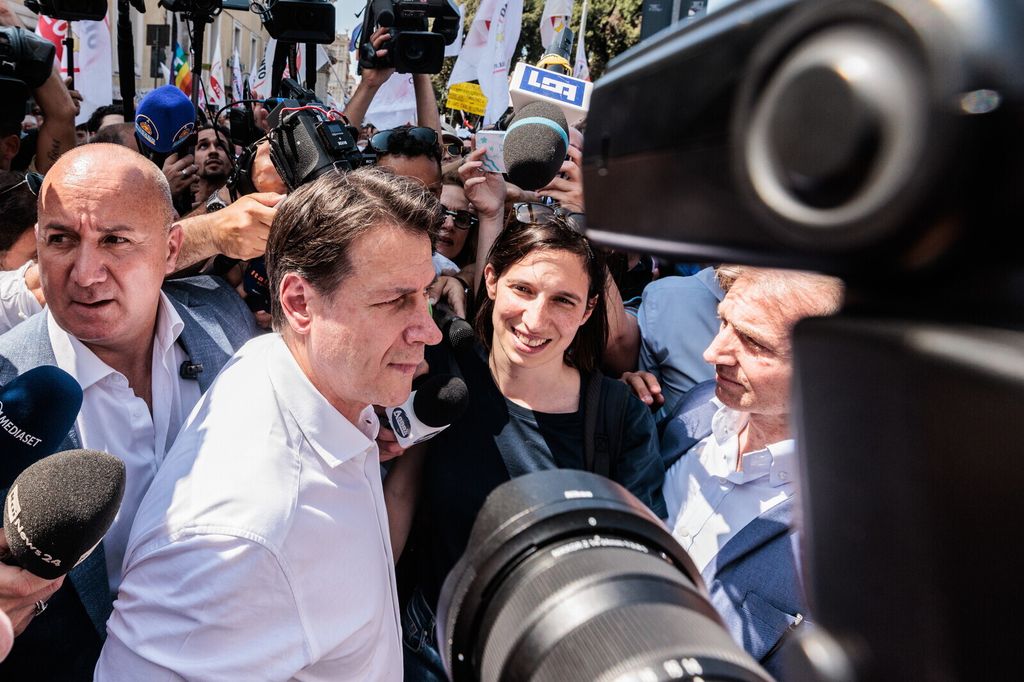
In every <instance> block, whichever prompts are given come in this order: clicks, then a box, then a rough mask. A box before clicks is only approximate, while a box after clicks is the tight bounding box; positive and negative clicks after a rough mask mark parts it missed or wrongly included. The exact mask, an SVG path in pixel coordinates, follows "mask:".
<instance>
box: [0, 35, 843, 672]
mask: <svg viewBox="0 0 1024 682" xmlns="http://www.w3.org/2000/svg"><path fill="white" fill-rule="evenodd" d="M2 18H3V17H0V19H2ZM382 37H383V34H381V33H378V34H375V37H374V44H375V45H379V44H380V41H381V40H382ZM389 75H390V72H389V71H388V70H387V69H380V70H373V69H367V70H366V71H365V72H364V76H363V80H362V82H361V84H360V86H359V89H358V90H357V92H356V93H355V95H354V96H353V98H352V100H351V101H350V102H349V105H348V107H347V109H346V111H345V112H344V114H345V116H346V117H347V119H348V122H349V123H350V124H351V125H353V126H354V127H355V128H356V129H358V130H361V131H362V133H363V137H362V139H361V140H360V144H361V145H365V146H367V148H368V149H369V150H372V151H373V152H374V155H375V158H376V162H375V164H374V165H373V166H372V167H364V168H358V169H354V170H350V171H347V172H329V173H326V174H323V175H321V176H320V177H318V178H317V179H315V180H313V181H312V182H308V183H305V184H303V185H302V186H300V187H297V188H290V187H288V185H287V183H286V182H285V181H284V180H283V179H282V177H281V174H280V173H279V170H278V169H277V168H276V167H275V164H274V163H273V160H272V158H271V154H270V150H269V145H268V143H267V142H266V141H262V142H259V143H257V144H256V145H255V146H254V147H253V150H252V151H253V156H252V166H251V171H250V172H249V174H248V179H249V181H250V182H251V185H252V191H250V192H249V193H247V194H244V195H242V196H233V193H232V192H230V191H229V190H228V189H227V188H226V187H225V185H226V183H227V180H228V177H229V174H230V172H231V170H232V168H234V166H235V164H236V163H238V157H239V154H240V152H241V151H242V149H241V148H240V147H239V146H238V145H236V144H234V143H233V142H232V140H231V138H230V136H229V134H228V132H227V130H226V129H225V128H224V126H223V125H222V124H221V122H219V121H217V120H212V117H211V120H209V121H208V122H206V123H203V122H202V118H201V119H200V124H199V125H198V126H197V131H196V132H197V134H196V137H195V147H194V151H190V152H189V153H186V152H185V150H184V147H180V148H178V149H176V150H175V151H174V152H173V153H171V154H169V155H166V157H165V158H164V159H162V160H159V163H154V161H153V159H152V158H147V156H144V155H143V154H140V138H139V137H138V135H137V132H136V123H134V122H131V121H129V122H126V121H125V120H124V118H123V114H122V112H123V109H121V108H120V107H116V106H114V107H110V108H101V109H98V110H97V111H96V112H95V113H94V114H93V116H92V117H91V118H90V120H89V122H88V123H87V124H85V125H84V128H83V129H80V130H78V131H76V130H75V128H74V123H73V120H74V114H75V107H76V106H77V103H78V100H79V99H80V98H77V97H76V96H75V94H74V93H72V92H70V91H68V90H67V88H66V87H65V85H64V84H63V83H62V82H61V81H60V79H59V78H58V77H57V75H56V71H55V72H54V75H53V77H52V78H51V79H49V80H48V81H47V83H46V84H45V85H44V86H43V88H40V89H39V90H37V91H36V92H35V93H34V101H35V104H36V105H38V114H36V115H34V116H33V121H34V122H35V124H36V125H37V126H38V130H37V133H36V135H35V136H34V137H25V138H23V133H22V130H21V128H20V126H21V124H22V121H18V122H17V124H18V125H19V128H18V129H15V128H14V122H4V123H3V125H4V126H5V127H4V128H3V130H0V152H2V154H0V266H2V269H3V271H4V272H2V273H0V310H2V312H0V331H3V332H4V333H3V334H2V335H0V384H6V383H7V382H9V381H11V380H12V379H13V378H15V377H17V376H18V375H19V374H21V373H24V372H25V371H27V370H29V369H31V368H33V367H37V366H40V365H56V366H58V367H60V368H61V369H64V370H65V371H67V372H68V373H69V374H71V375H72V376H73V377H74V378H75V379H76V380H77V381H78V382H79V384H80V385H81V387H82V389H83V391H84V401H83V405H82V409H81V412H80V413H79V415H78V418H77V420H76V422H75V427H74V429H72V431H71V432H70V433H68V434H67V437H66V439H65V441H64V443H63V444H62V447H61V448H59V449H61V450H67V449H74V448H88V449H96V450H103V451H106V452H110V453H112V454H114V455H116V456H117V457H119V458H121V459H122V460H123V461H124V463H125V466H126V471H127V485H126V491H125V495H124V499H123V502H122V504H121V508H120V511H119V513H118V515H117V517H116V519H115V521H114V523H113V525H112V526H111V528H110V530H109V532H108V533H107V535H106V536H105V537H104V539H103V541H102V542H101V543H100V545H99V546H98V547H97V548H96V549H95V551H93V552H92V554H90V555H89V556H88V558H87V559H85V560H84V561H83V562H82V563H81V564H80V565H79V566H77V567H76V568H75V569H74V570H72V571H71V572H70V573H69V574H68V576H67V577H66V579H65V578H59V579H57V580H54V581H48V580H43V579H42V578H38V577H36V576H33V575H31V574H30V573H28V572H27V571H24V570H22V569H20V568H17V567H15V566H7V565H0V656H2V655H3V653H4V652H5V651H6V650H7V649H10V652H9V653H8V654H7V659H6V661H4V662H2V663H0V677H2V678H3V679H21V677H20V676H21V675H26V674H28V673H29V671H31V674H33V675H35V676H36V677H42V678H43V679H92V678H95V679H97V680H140V679H170V678H173V679H179V678H184V679H280V680H283V679H293V678H297V679H310V680H312V679H323V680H339V679H352V680H369V679H401V678H403V677H404V678H405V679H409V680H435V679H437V680H441V679H445V673H444V670H443V667H442V665H441V661H440V657H439V654H438V645H437V641H436V635H435V613H436V611H437V601H438V597H439V593H440V588H441V584H442V582H443V581H444V579H445V576H446V575H447V573H448V571H449V570H450V569H451V568H452V566H453V565H454V564H455V562H456V561H457V559H458V558H459V556H460V555H461V554H462V552H463V551H464V549H465V548H466V545H467V542H468V539H469V533H470V529H471V527H472V524H473V521H474V519H475V517H476V514H477V512H478V511H479V510H480V508H481V506H482V505H483V502H484V499H485V498H486V497H487V495H488V494H489V493H490V492H491V491H492V490H493V489H494V488H496V487H497V486H498V485H500V484H501V483H502V482H504V481H507V480H509V479H510V478H512V477H516V476H520V475H523V474H526V473H530V472H534V471H540V470H545V469H552V468H575V469H587V468H591V469H592V470H596V472H597V473H601V474H603V475H605V476H607V477H608V478H610V479H612V480H613V481H616V482H618V483H619V484H621V485H622V486H624V487H625V488H626V489H628V490H629V491H630V492H631V493H632V494H633V495H634V496H636V498H637V499H639V500H640V501H641V502H642V503H643V504H644V505H646V506H647V507H648V508H649V509H650V512H651V515H652V519H658V520H660V522H663V523H665V524H666V525H667V527H668V528H669V530H671V532H672V534H673V535H674V536H675V538H676V539H677V540H678V541H679V542H680V544H681V545H682V546H683V548H684V549H685V550H686V551H687V552H688V553H689V554H690V556H691V558H692V559H693V560H694V563H695V564H696V566H697V567H698V569H699V570H700V571H701V573H702V577H703V579H704V583H705V585H706V586H707V588H708V593H709V594H710V598H711V601H712V603H713V605H714V606H715V608H716V609H717V610H718V612H719V614H720V615H721V617H722V619H723V622H724V623H725V624H726V626H727V628H728V629H729V631H730V633H731V634H732V635H733V636H734V638H735V639H736V641H737V642H738V643H739V644H740V645H742V646H743V647H744V648H745V649H746V650H747V652H749V653H750V654H751V655H752V656H753V657H754V658H755V659H756V660H758V661H760V662H761V663H762V665H764V666H765V668H766V669H767V670H769V671H770V672H772V673H775V674H778V673H779V672H780V669H779V658H780V657H779V656H778V655H777V654H778V652H779V650H780V648H781V647H782V645H783V643H784V642H785V640H786V638H787V637H789V636H791V635H792V633H793V632H794V631H795V630H797V629H799V628H800V627H802V626H803V624H804V623H806V622H808V621H809V620H812V619H813V617H812V616H811V614H808V613H807V607H806V603H805V601H804V598H803V590H802V588H801V574H800V558H799V545H798V537H799V521H798V519H797V518H796V517H797V509H798V505H797V504H796V497H795V496H796V494H797V489H796V481H795V478H796V475H797V471H796V464H795V462H794V443H793V439H792V427H791V424H790V419H789V417H790V397H789V384H790V376H791V372H792V356H791V345H790V338H789V337H790V332H791V330H792V328H793V326H794V325H795V324H796V323H797V322H798V321H799V320H800V319H803V318H805V317H809V316H821V315H829V314H831V313H833V312H835V311H836V310H838V308H839V306H840V305H841V300H842V287H841V284H840V283H839V282H838V280H835V279H832V278H828V277H824V276H821V275H816V274H811V273H802V272H790V271H781V270H769V269H762V268H752V267H740V266H735V265H727V264H709V263H703V264H697V265H695V266H690V268H689V270H687V271H686V272H687V274H685V275H682V274H675V273H674V272H673V271H672V266H669V265H668V264H665V263H660V262H658V261H657V259H655V258H652V257H651V256H649V255H646V254H624V253H611V252H608V251H606V250H605V249H603V248H601V247H600V246H599V245H596V244H592V243H591V242H590V241H589V240H588V239H587V237H586V236H585V235H584V230H583V220H584V216H585V213H586V210H585V204H584V193H583V180H582V172H581V170H580V166H581V155H582V140H583V137H584V134H585V131H584V129H583V126H582V124H581V123H580V124H576V125H575V126H574V127H573V129H572V134H571V137H570V144H569V147H568V151H567V154H566V158H565V160H564V163H563V164H562V168H561V172H560V173H559V175H558V176H557V177H556V178H554V179H553V180H552V181H551V183H550V184H549V185H548V186H546V187H544V188H541V189H540V190H537V191H536V192H532V191H526V190H523V189H521V188H519V187H516V186H515V185H513V184H511V183H509V182H508V181H507V180H506V179H505V178H504V177H503V176H502V175H501V174H499V173H490V172H485V171H484V168H483V153H484V150H483V149H474V148H473V144H472V139H469V140H464V139H463V138H461V137H460V136H458V135H456V134H455V133H454V130H453V129H451V128H450V126H448V125H447V124H445V123H443V122H442V120H441V117H440V112H439V110H438V108H437V103H436V101H435V100H434V95H433V90H432V88H431V87H430V83H429V79H428V78H427V77H426V76H416V77H415V79H414V80H415V84H416V92H417V101H418V118H417V121H415V122H414V123H410V124H409V125H406V126H402V127H399V128H395V129H391V130H383V131H378V130H375V129H372V128H371V127H368V126H363V125H362V123H363V120H362V119H363V117H364V115H365V112H366V109H367V107H368V104H369V102H370V101H371V100H372V97H373V94H374V93H375V92H376V89H378V88H379V87H380V84H381V83H383V82H384V81H386V80H387V77H388V76H389ZM190 106H191V105H190ZM265 113H266V112H258V115H257V121H258V122H259V123H260V124H261V125H262V126H264V130H269V129H270V127H271V125H270V123H268V121H267V117H266V116H265V115H263V114H265ZM40 119H41V123H40V122H39V121H40ZM25 140H29V142H28V144H32V145H33V147H32V149H30V150H29V152H30V153H28V154H26V153H25V149H23V144H25ZM76 141H77V144H76ZM18 159H22V161H18ZM260 259H262V261H260ZM257 262H261V265H260V267H262V268H264V269H265V273H266V275H265V277H266V282H265V284H266V289H267V291H268V292H269V294H268V296H267V298H268V300H269V306H260V305H258V304H257V303H255V302H254V301H255V299H254V298H253V293H252V287H251V286H247V277H248V276H249V275H251V273H252V272H253V271H254V269H253V264H254V263H257ZM624 299H625V300H624ZM440 309H443V310H445V311H447V312H446V314H448V315H455V316H458V317H461V318H464V319H466V320H468V321H469V322H470V323H471V324H472V327H473V329H474V331H475V333H476V339H475V341H474V342H473V343H472V344H471V345H470V346H469V347H466V346H460V347H455V346H453V345H452V344H451V343H448V342H447V341H445V340H443V339H442V333H441V331H440V329H439V327H438V324H437V323H436V321H435V317H434V316H433V313H435V312H437V310H440ZM186 368H189V371H186ZM424 374H426V375H437V374H455V375H458V376H460V377H462V378H463V379H464V380H465V382H466V384H467V386H468V388H469V392H470V402H469V407H468V409H467V410H466V412H465V414H464V415H463V416H461V417H460V418H459V419H457V420H456V421H455V422H454V423H453V424H451V426H450V427H449V428H447V429H446V430H445V431H443V432H441V433H440V434H439V435H438V436H437V437H435V438H432V439H430V440H428V441H425V442H423V443H419V444H416V445H414V446H412V447H410V448H408V449H404V448H402V447H401V445H400V444H399V442H398V439H397V438H396V436H395V434H393V433H392V432H391V431H390V430H389V429H388V427H387V422H386V420H383V419H382V418H381V417H380V415H381V414H382V408H383V407H385V406H394V405H398V404H400V403H402V402H403V401H404V400H405V399H406V398H407V396H408V395H409V392H410V390H411V388H412V386H413V382H414V380H415V379H417V378H418V377H420V376H422V375H424ZM590 395H595V396H600V400H591V399H590V398H589V397H588V396H590ZM598 410H601V411H605V412H608V411H612V410H617V412H611V413H609V414H596V413H595V411H598ZM595 424H601V425H603V426H601V427H600V428H602V429H607V430H608V433H603V434H602V435H603V436H607V438H602V439H599V440H600V441H601V443H602V444H603V447H605V448H606V451H605V452H604V455H603V458H599V461H601V463H602V465H601V467H600V468H598V467H596V466H593V465H591V464H590V462H589V459H590V458H589V457H587V456H586V451H587V449H588V447H590V446H589V445H588V441H592V440H593V433H592V432H591V433H589V434H588V429H589V430H591V431H592V430H593V429H594V428H595V426H594V425H595ZM609 424H610V425H611V426H610V427H608V426H607V425H609ZM0 483H2V486H0V487H6V486H7V485H9V483H10V482H9V481H7V482H0ZM3 545H4V540H3V536H2V534H0V551H2V549H3ZM12 635H15V637H13V638H12Z"/></svg>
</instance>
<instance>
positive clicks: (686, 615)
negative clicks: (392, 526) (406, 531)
mask: <svg viewBox="0 0 1024 682" xmlns="http://www.w3.org/2000/svg"><path fill="white" fill-rule="evenodd" d="M437 614H438V618H437V640H438V642H439V644H440V649H441V658H442V660H443V661H444V666H445V670H446V671H447V672H448V675H449V676H450V677H451V679H452V680H453V681H454V682H461V681H463V680H467V681H468V680H484V681H487V682H491V681H501V682H513V681H520V680H523V681H525V680H531V681H533V682H574V681H576V680H579V681H580V682H584V681H585V682H595V681H598V682H641V681H643V682H656V681H660V680H680V679H683V680H697V679H701V680H707V681H711V680H736V681H739V680H744V681H750V682H753V681H759V680H771V677H770V676H769V675H768V674H767V673H766V672H765V671H764V670H762V669H761V668H760V666H758V664H757V663H756V662H755V661H754V660H753V659H752V658H751V657H750V656H749V655H747V653H746V652H744V651H743V649H742V648H740V647H739V646H738V645H737V644H736V643H735V642H734V641H733V640H732V638H731V637H730V636H729V634H728V632H726V630H725V628H724V626H723V624H722V621H721V619H720V618H719V616H718V614H717V613H716V612H715V610H714V608H713V607H712V606H711V604H710V602H709V601H708V599H707V592H706V589H705V587H704V583H703V581H702V579H701V577H700V572H699V571H698V570H697V568H696V567H695V566H694V564H693V561H692V560H691V559H690V558H689V556H687V554H686V552H685V551H684V550H683V548H682V547H680V546H679V544H678V543H677V542H676V541H675V540H674V539H673V538H672V535H671V534H670V533H669V532H668V530H666V528H665V526H664V525H663V524H662V523H661V522H660V521H659V520H658V519H657V518H656V517H655V516H654V514H653V513H652V512H651V511H649V510H648V509H647V508H646V507H645V506H644V505H643V504H642V503H641V502H640V501H639V500H637V499H636V498H635V497H633V495H631V494H630V493H629V492H628V491H627V490H626V489H625V488H623V487H622V486H620V485H618V484H617V483H614V482H612V481H609V480H608V479H606V478H603V477H601V476H597V475H595V474H592V473H588V472H585V471H576V470H552V471H542V472H536V473H532V474H527V475H525V476H520V477H518V478H515V479H513V480H511V481H509V482H507V483H504V484H502V485H501V486H499V487H498V488H496V489H495V490H494V491H493V492H492V493H491V494H490V495H489V496H488V497H487V500H486V502H485V503H484V506H483V508H482V509H481V510H480V514H479V515H478V516H477V519H476V522H475V523H474V525H473V530H472V533H471V535H470V538H469V544H468V547H467V549H466V552H465V554H463V555H462V557H461V558H460V559H459V561H458V563H457V564H456V565H455V568H453V569H452V571H451V573H449V574H448V577H447V579H446V580H445V582H444V586H443V587H442V589H441V597H440V600H439V602H438V611H437Z"/></svg>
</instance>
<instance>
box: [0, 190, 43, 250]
mask: <svg viewBox="0 0 1024 682" xmlns="http://www.w3.org/2000/svg"><path fill="white" fill-rule="evenodd" d="M24 179H25V174H24V173H14V172H11V171H5V170H0V191H3V190H5V189H8V188H10V187H14V186H15V185H17V184H18V183H20V182H21V181H23V180H24ZM36 219H37V214H36V197H35V195H34V194H32V192H31V190H29V188H28V185H22V186H21V187H18V188H16V189H12V190H11V191H10V192H5V193H4V194H0V252H5V251H8V250H9V249H10V248H11V247H12V246H14V242H16V241H18V239H19V238H20V237H21V235H23V234H25V231H26V230H30V229H32V227H33V226H34V225H35V224H36Z"/></svg>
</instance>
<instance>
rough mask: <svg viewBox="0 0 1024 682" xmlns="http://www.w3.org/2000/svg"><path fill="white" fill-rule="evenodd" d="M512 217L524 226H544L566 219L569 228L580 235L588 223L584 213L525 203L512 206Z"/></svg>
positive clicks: (558, 207)
mask: <svg viewBox="0 0 1024 682" xmlns="http://www.w3.org/2000/svg"><path fill="white" fill-rule="evenodd" d="M512 215H513V216H514V217H515V219H516V221H517V222H520V223H524V224H530V223H536V224H539V225H544V224H547V223H550V222H551V221H552V220H554V219H555V218H556V217H558V218H562V219H564V220H565V222H566V223H567V224H568V225H569V227H571V228H572V229H574V230H576V231H577V232H579V233H580V234H583V233H584V232H585V231H586V229H587V221H586V219H585V218H584V215H583V214H582V213H579V212H577V211H569V210H567V209H565V208H562V207H561V206H551V205H548V204H537V203H533V202H523V203H520V204H513V205H512Z"/></svg>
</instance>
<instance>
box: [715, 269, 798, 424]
mask: <svg viewBox="0 0 1024 682" xmlns="http://www.w3.org/2000/svg"><path fill="white" fill-rule="evenodd" d="M718 316H719V318H721V327H720V328H719V331H718V335H717V336H715V338H714V339H713V340H712V341H711V345H710V346H708V348H707V350H705V351H704V360H705V361H707V362H709V363H711V364H713V365H714V366H715V382H716V384H715V395H716V396H717V397H718V399H719V400H721V401H722V402H723V403H724V404H725V405H727V406H728V407H731V408H733V409H734V410H740V411H743V412H751V413H754V414H766V415H781V414H788V413H789V383H790V378H791V376H792V373H793V365H792V357H791V344H790V335H789V329H790V326H791V325H792V324H793V323H794V322H795V321H796V319H797V315H796V312H795V311H789V312H787V311H786V310H785V309H784V307H783V306H782V304H781V302H780V301H778V300H775V299H771V300H770V299H768V298H767V297H766V296H765V295H764V294H763V293H762V292H761V291H759V290H758V288H757V287H756V286H753V285H751V284H750V281H749V280H748V279H746V278H745V277H744V276H742V275H741V276H740V277H739V279H737V280H736V281H735V282H734V283H733V285H732V287H731V288H730V289H729V293H728V294H726V296H725V299H723V300H722V302H721V303H720V304H719V305H718Z"/></svg>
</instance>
